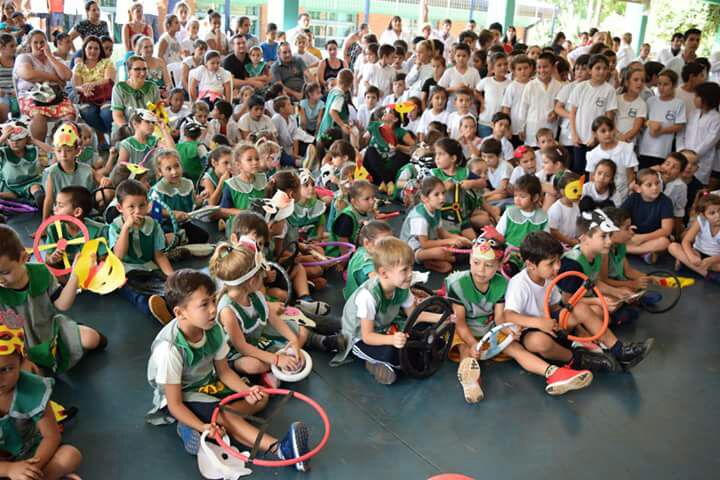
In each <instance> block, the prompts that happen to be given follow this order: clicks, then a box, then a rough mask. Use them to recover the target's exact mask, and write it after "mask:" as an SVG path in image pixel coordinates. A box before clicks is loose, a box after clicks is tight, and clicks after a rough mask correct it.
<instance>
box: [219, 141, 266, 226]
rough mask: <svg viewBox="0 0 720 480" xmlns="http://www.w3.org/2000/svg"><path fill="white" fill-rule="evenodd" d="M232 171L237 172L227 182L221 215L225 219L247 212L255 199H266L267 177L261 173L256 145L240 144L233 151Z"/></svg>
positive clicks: (221, 203)
mask: <svg viewBox="0 0 720 480" xmlns="http://www.w3.org/2000/svg"><path fill="white" fill-rule="evenodd" d="M232 169H233V171H234V172H235V176H233V177H232V178H231V179H230V180H227V181H225V186H224V187H223V194H222V199H221V200H220V207H221V210H220V213H221V215H222V216H224V217H225V218H227V217H231V216H233V215H237V214H238V213H240V211H241V210H247V209H248V208H249V207H250V203H251V202H252V200H253V199H255V198H264V197H265V187H266V186H267V177H266V176H265V174H264V173H262V172H261V171H260V157H259V155H258V151H257V149H256V148H255V146H254V145H248V144H240V145H238V146H237V147H236V148H235V150H234V151H233V165H232Z"/></svg>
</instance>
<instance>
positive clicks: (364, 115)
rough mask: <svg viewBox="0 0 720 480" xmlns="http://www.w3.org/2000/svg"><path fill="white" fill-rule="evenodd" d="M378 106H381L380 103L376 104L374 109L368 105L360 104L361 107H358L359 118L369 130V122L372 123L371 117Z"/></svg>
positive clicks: (362, 124) (364, 127)
mask: <svg viewBox="0 0 720 480" xmlns="http://www.w3.org/2000/svg"><path fill="white" fill-rule="evenodd" d="M341 107H342V105H341ZM378 108H380V105H375V106H374V107H373V108H372V110H371V109H369V108H368V106H367V105H360V108H358V113H357V119H358V122H359V123H360V125H361V126H362V127H363V129H366V130H367V126H368V123H370V117H371V116H372V114H373V113H374V112H375V110H377V109H378Z"/></svg>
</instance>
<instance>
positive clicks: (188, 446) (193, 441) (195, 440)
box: [177, 422, 200, 455]
mask: <svg viewBox="0 0 720 480" xmlns="http://www.w3.org/2000/svg"><path fill="white" fill-rule="evenodd" d="M177 434H178V436H179V437H180V439H181V440H182V441H183V446H184V447H185V451H186V452H187V453H189V454H190V455H197V453H198V450H199V449H200V432H198V431H197V430H193V429H192V428H190V427H188V426H187V425H185V424H184V423H182V422H178V425H177Z"/></svg>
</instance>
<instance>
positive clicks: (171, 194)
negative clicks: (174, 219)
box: [150, 177, 195, 213]
mask: <svg viewBox="0 0 720 480" xmlns="http://www.w3.org/2000/svg"><path fill="white" fill-rule="evenodd" d="M150 198H151V199H155V198H159V199H160V200H161V201H162V202H163V203H165V204H166V205H167V206H168V207H170V208H171V209H172V210H173V211H176V212H186V213H190V212H192V211H193V209H194V208H195V187H194V185H193V182H192V181H190V180H189V179H187V178H184V177H182V178H180V183H179V184H178V185H171V184H169V183H168V182H167V181H166V180H165V179H164V178H161V179H160V180H158V182H157V183H156V184H155V185H153V187H152V189H151V190H150Z"/></svg>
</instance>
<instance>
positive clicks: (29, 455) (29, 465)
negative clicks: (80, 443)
mask: <svg viewBox="0 0 720 480" xmlns="http://www.w3.org/2000/svg"><path fill="white" fill-rule="evenodd" d="M24 350H25V345H24V341H23V332H22V329H19V328H18V329H14V328H8V327H7V326H6V325H5V324H0V371H2V372H3V389H2V392H0V450H2V452H3V459H2V462H0V475H2V477H3V478H61V477H62V478H69V477H71V476H72V477H73V478H77V477H76V475H74V474H73V472H74V471H75V470H76V469H77V468H78V467H79V466H80V462H81V461H82V455H81V453H80V451H78V449H77V448H75V447H73V446H70V445H61V444H60V428H59V427H58V423H57V421H56V420H55V417H54V415H53V410H52V406H51V405H50V403H51V402H50V395H51V394H52V387H53V383H54V381H53V379H51V378H45V377H39V376H37V375H34V374H32V373H30V372H28V371H25V370H23V369H22V368H21V366H22V364H23V353H24Z"/></svg>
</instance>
